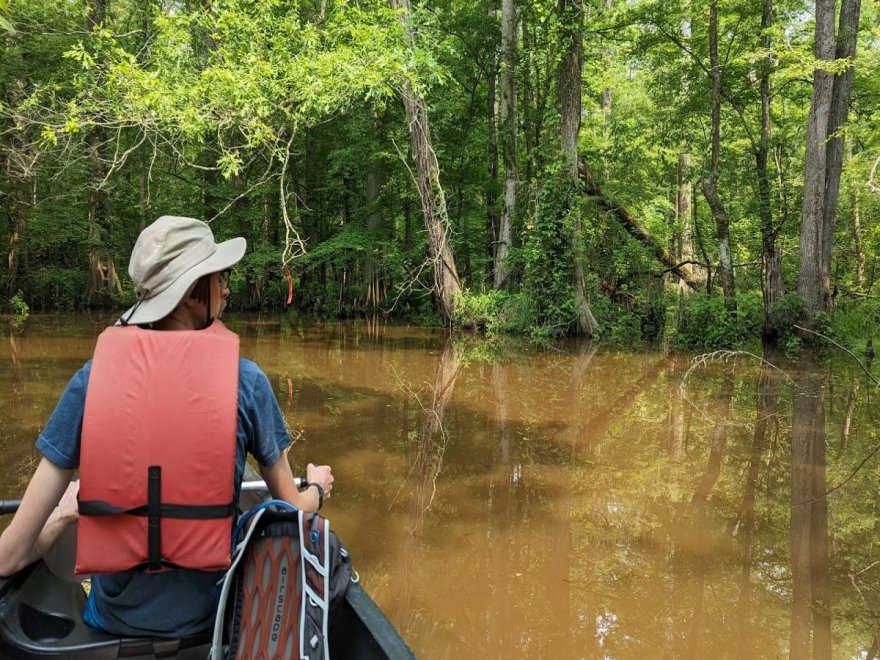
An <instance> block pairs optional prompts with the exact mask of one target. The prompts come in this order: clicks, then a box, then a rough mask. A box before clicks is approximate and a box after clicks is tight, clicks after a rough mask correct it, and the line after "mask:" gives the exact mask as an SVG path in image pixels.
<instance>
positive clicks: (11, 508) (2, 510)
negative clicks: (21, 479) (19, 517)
mask: <svg viewBox="0 0 880 660" xmlns="http://www.w3.org/2000/svg"><path fill="white" fill-rule="evenodd" d="M20 505H21V500H0V515H3V514H6V513H15V512H16V511H18V507H19V506H20Z"/></svg>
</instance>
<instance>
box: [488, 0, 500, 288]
mask: <svg viewBox="0 0 880 660" xmlns="http://www.w3.org/2000/svg"><path fill="white" fill-rule="evenodd" d="M493 13H494V12H493ZM497 79H498V58H497V56H493V58H492V63H491V64H490V65H489V71H488V75H487V77H486V86H487V94H486V96H487V103H486V111H487V115H486V118H487V125H488V127H489V135H488V143H489V144H488V147H489V182H488V185H487V186H486V236H487V243H486V257H487V261H486V263H487V264H488V268H489V272H488V273H487V277H488V278H491V280H492V281H493V282H494V281H495V271H494V260H495V236H496V235H497V233H498V226H499V218H498V208H497V202H498V200H497V194H498V130H497V121H498V120H497V118H496V114H495V105H496V103H497V100H496V98H495V96H496V80H497Z"/></svg>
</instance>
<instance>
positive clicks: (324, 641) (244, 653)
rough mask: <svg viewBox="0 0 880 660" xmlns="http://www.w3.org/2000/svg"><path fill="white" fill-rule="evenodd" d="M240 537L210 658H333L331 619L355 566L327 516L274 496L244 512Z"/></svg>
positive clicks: (225, 582) (237, 533) (237, 535)
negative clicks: (309, 511)
mask: <svg viewBox="0 0 880 660" xmlns="http://www.w3.org/2000/svg"><path fill="white" fill-rule="evenodd" d="M233 538H234V539H235V540H236V543H235V544H234V548H233V559H232V565H231V566H230V567H229V570H228V571H227V572H226V575H225V576H224V578H223V583H222V585H223V586H222V589H221V592H220V601H219V605H218V608H217V616H216V619H215V622H214V639H213V646H212V648H211V658H212V659H213V660H222V659H227V660H232V659H233V658H253V659H255V660H256V659H258V658H266V659H269V658H285V659H286V658H299V659H300V660H329V657H330V650H329V641H328V640H329V631H330V623H331V621H332V620H333V618H334V616H335V615H336V613H337V612H338V611H339V609H340V607H341V605H342V602H343V600H344V598H345V593H346V591H347V590H348V585H349V583H350V582H351V575H352V568H351V558H350V556H349V554H348V550H346V548H345V546H343V545H342V542H341V541H340V540H339V537H337V536H336V533H335V532H334V531H333V530H331V529H330V523H329V522H328V521H327V519H325V518H323V517H321V516H319V515H318V514H316V513H304V512H302V511H299V510H297V509H296V508H295V507H294V506H293V505H291V504H289V503H287V502H282V501H280V500H270V501H267V502H263V503H261V504H259V505H257V506H256V507H254V508H253V509H250V510H249V511H247V512H246V513H244V514H243V515H242V517H241V519H240V520H239V522H238V525H236V531H235V532H234V533H233ZM224 631H225V632H226V637H227V640H228V647H227V650H226V654H225V655H224V654H223V636H224V635H223V634H224Z"/></svg>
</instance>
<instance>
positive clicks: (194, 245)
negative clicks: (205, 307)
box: [117, 215, 247, 325]
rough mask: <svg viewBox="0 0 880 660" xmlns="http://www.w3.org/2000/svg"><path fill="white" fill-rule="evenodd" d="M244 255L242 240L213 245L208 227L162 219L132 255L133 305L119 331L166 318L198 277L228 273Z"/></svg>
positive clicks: (198, 222)
mask: <svg viewBox="0 0 880 660" xmlns="http://www.w3.org/2000/svg"><path fill="white" fill-rule="evenodd" d="M246 249H247V241H246V240H245V239H244V238H242V237H240V236H239V237H237V238H232V239H230V240H228V241H224V242H223V243H215V242H214V234H213V233H212V232H211V227H210V226H209V225H208V224H207V223H205V222H202V221H201V220H196V219H194V218H182V217H178V216H173V215H163V216H162V217H161V218H159V219H158V220H156V221H155V222H154V223H153V224H151V225H150V226H149V227H147V228H146V229H144V230H143V231H142V232H141V234H140V236H138V239H137V242H136V243H135V244H134V249H132V251H131V261H130V262H129V264H128V274H129V275H130V276H131V279H132V281H133V282H134V291H135V294H136V295H137V302H136V303H135V304H134V305H133V306H132V307H131V308H130V309H129V310H128V311H126V312H125V314H123V315H122V317H121V318H120V319H119V321H117V325H129V324H133V325H138V324H143V323H153V322H154V321H158V320H159V319H162V318H164V317H166V316H168V314H170V313H171V311H172V310H173V309H174V308H175V307H177V305H178V303H180V301H181V300H183V297H184V296H185V295H186V294H187V292H188V291H189V290H190V287H191V286H193V285H194V284H195V283H196V281H197V280H198V279H199V278H200V277H202V276H203V275H208V274H210V273H218V272H220V271H223V270H226V269H227V268H232V266H234V265H235V264H237V263H238V262H239V261H240V260H241V258H242V257H243V256H244V252H245V250H246Z"/></svg>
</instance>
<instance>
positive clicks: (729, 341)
mask: <svg viewBox="0 0 880 660" xmlns="http://www.w3.org/2000/svg"><path fill="white" fill-rule="evenodd" d="M762 315H763V314H762V303H761V298H760V297H759V296H758V295H756V294H751V293H750V294H739V295H737V296H736V309H735V310H734V311H731V310H730V308H729V307H728V305H727V303H726V301H725V299H724V297H723V296H707V295H705V294H702V293H694V294H692V295H691V296H690V298H689V299H688V300H687V302H686V303H685V304H684V307H683V310H682V321H681V323H680V324H679V327H678V334H677V337H676V339H677V341H678V343H679V344H680V345H682V346H685V347H688V348H697V349H708V348H731V347H735V346H738V345H740V344H741V343H742V342H744V341H746V340H747V339H750V338H754V337H756V336H759V335H760V331H761V323H762Z"/></svg>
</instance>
